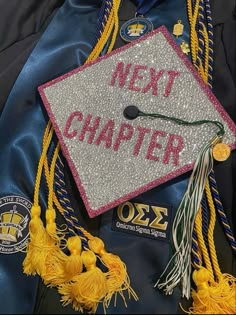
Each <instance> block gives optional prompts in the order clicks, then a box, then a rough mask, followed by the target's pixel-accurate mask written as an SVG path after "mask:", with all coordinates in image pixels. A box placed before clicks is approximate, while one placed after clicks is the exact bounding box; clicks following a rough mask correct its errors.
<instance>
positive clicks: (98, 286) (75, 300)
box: [58, 251, 108, 314]
mask: <svg viewBox="0 0 236 315" xmlns="http://www.w3.org/2000/svg"><path fill="white" fill-rule="evenodd" d="M81 258H82V261H83V264H84V266H85V268H86V271H85V272H83V273H81V274H80V275H79V276H77V277H76V279H75V281H72V282H70V283H65V284H63V285H61V286H60V287H59V289H58V291H59V293H60V294H61V295H62V299H61V300H62V303H63V305H68V304H70V303H72V305H73V308H74V309H75V310H76V311H78V310H79V311H82V312H84V311H87V312H88V313H89V314H90V313H91V314H94V313H95V312H96V309H97V306H98V303H99V302H100V301H101V300H102V299H103V298H104V297H105V295H106V294H107V290H108V287H107V280H106V276H105V274H104V273H103V272H102V271H101V270H100V269H99V268H98V267H96V255H95V254H94V253H93V252H92V251H83V252H82V254H81ZM104 307H105V306H104Z"/></svg>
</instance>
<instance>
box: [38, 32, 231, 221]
mask: <svg viewBox="0 0 236 315" xmlns="http://www.w3.org/2000/svg"><path fill="white" fill-rule="evenodd" d="M39 92H40V95H41V97H42V99H43V102H44V105H45V107H46V109H47V112H48V115H49V117H50V120H51V121H52V124H53V127H54V130H55V132H56V134H57V137H58V139H59V142H60V145H61V148H62V151H63V153H64V155H65V157H66V159H67V161H68V164H69V166H70V169H71V172H72V174H73V176H74V179H75V182H76V184H77V186H78V189H79V191H80V194H81V196H82V198H83V201H84V204H85V207H86V209H87V211H88V214H89V216H90V217H95V216H97V215H99V214H101V213H103V212H105V211H107V210H109V209H111V208H113V207H114V206H117V205H118V204H121V203H122V202H125V201H126V200H128V199H131V198H133V197H135V196H137V195H139V194H141V193H143V192H145V191H147V190H149V189H151V188H153V187H155V186H157V185H160V184H162V183H164V182H167V181H170V180H171V179H173V178H175V177H177V176H179V175H181V174H183V173H185V172H187V171H189V170H191V169H193V167H194V164H195V162H196V160H197V158H198V156H199V152H200V151H201V150H202V148H203V147H204V145H205V144H206V143H208V142H209V140H211V139H212V138H214V136H215V135H216V134H217V133H219V130H218V127H219V126H220V127H222V128H223V129H224V133H225V135H224V143H226V144H227V145H228V147H230V148H231V149H233V148H235V134H236V128H235V125H234V123H233V122H232V120H231V119H230V118H229V116H228V115H227V113H226V112H225V111H224V109H223V107H222V106H221V105H220V103H219V102H218V100H217V99H216V98H215V96H214V95H213V94H212V92H211V91H210V89H209V88H208V87H207V86H206V84H205V83H204V82H203V81H202V79H201V78H200V76H199V75H198V74H197V73H196V70H195V69H194V67H193V66H192V65H191V63H190V61H189V60H188V59H187V57H186V56H185V55H184V54H183V53H182V51H181V50H180V49H179V47H178V46H177V45H176V44H175V42H174V40H173V39H172V37H171V35H170V34H169V33H168V31H167V30H166V28H165V27H160V28H159V29H157V30H155V31H153V32H151V33H149V34H148V35H145V36H143V37H142V38H140V39H139V40H137V41H134V42H132V43H130V44H127V45H126V46H124V47H122V48H120V49H117V50H115V51H113V52H112V53H109V54H107V55H106V56H104V57H101V58H98V59H97V60H96V61H94V62H91V63H88V64H86V65H84V66H82V67H79V68H77V69H75V70H73V71H71V72H69V73H67V74H65V75H63V76H61V77H59V78H56V79H54V80H52V81H50V82H47V83H46V84H44V85H42V86H40V87H39ZM145 113H158V114H157V115H155V114H154V115H153V114H151V115H146V114H145ZM156 118H158V119H156ZM196 121H197V122H202V123H196V124H195V123H194V122H196ZM218 153H219V151H218Z"/></svg>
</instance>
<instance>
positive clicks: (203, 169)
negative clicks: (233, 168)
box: [155, 136, 219, 299]
mask: <svg viewBox="0 0 236 315" xmlns="http://www.w3.org/2000/svg"><path fill="white" fill-rule="evenodd" d="M218 140H219V138H218V136H217V137H216V138H214V139H212V141H211V142H210V143H208V144H207V145H205V146H204V148H203V149H202V151H201V152H200V154H199V157H198V159H197V160H196V162H195V166H194V169H193V171H192V174H191V177H190V179H189V184H188V188H187V190H186V192H185V194H184V197H183V199H182V201H181V203H180V206H179V208H178V209H177V212H176V216H175V219H174V222H173V227H172V241H173V247H174V250H175V252H174V254H173V256H172V258H171V259H170V261H169V263H168V265H167V267H166V269H165V270H164V271H163V273H162V274H161V276H160V278H159V280H158V281H157V283H156V284H155V287H158V288H159V289H161V290H163V291H164V292H165V293H166V294H172V292H173V289H174V288H175V287H176V285H177V284H179V283H180V282H181V286H182V296H183V297H186V298H187V299H189V298H190V290H191V248H192V233H193V226H194V221H195V217H196V213H197V210H198V209H199V206H200V203H201V199H202V195H203V191H204V187H205V182H206V179H207V176H208V174H209V173H210V171H211V169H212V167H213V158H212V144H213V143H215V141H218Z"/></svg>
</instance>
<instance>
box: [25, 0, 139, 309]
mask: <svg viewBox="0 0 236 315" xmlns="http://www.w3.org/2000/svg"><path fill="white" fill-rule="evenodd" d="M119 6H120V0H114V1H113V4H112V7H111V10H110V12H109V15H108V17H107V19H106V23H105V26H104V29H103V32H102V33H101V36H100V38H99V40H98V41H97V44H96V45H95V47H94V49H93V51H92V52H91V54H90V55H89V57H88V58H87V61H86V63H87V62H89V61H92V60H95V59H96V58H97V57H99V56H100V55H101V54H102V53H103V52H104V49H105V47H106V45H107V43H108V42H110V44H109V47H108V50H107V52H110V51H111V50H112V49H113V46H114V43H115V40H116V37H117V33H118V29H119V23H118V22H119V20H118V9H119ZM52 135H53V129H52V126H51V123H50V121H49V122H48V124H47V127H46V129H45V133H44V137H43V144H42V153H41V157H40V160H39V164H38V170H37V175H36V181H35V192H34V204H33V207H32V209H31V221H30V225H29V227H30V242H29V244H28V247H27V255H26V258H25V260H24V262H23V268H24V272H25V273H26V274H28V275H35V274H38V275H40V276H41V277H42V279H43V281H44V283H45V284H46V285H48V286H50V287H57V288H58V291H59V293H60V294H61V295H62V298H61V300H62V303H63V305H67V304H72V306H73V308H74V309H75V310H78V311H81V312H91V313H95V312H96V309H97V306H98V304H99V303H101V302H102V304H103V308H104V312H106V308H107V307H108V306H109V304H110V303H111V300H112V298H114V299H115V301H116V299H117V294H119V295H120V296H121V298H122V299H123V301H124V303H125V305H126V299H125V295H124V292H125V291H127V293H128V298H131V297H132V298H134V299H135V300H138V297H137V295H136V293H135V292H134V290H133V289H132V288H131V285H130V280H129V277H128V274H127V270H126V266H125V264H124V263H123V262H122V261H121V259H120V258H119V257H118V256H117V255H113V254H112V253H109V252H107V251H106V250H105V247H104V244H103V242H102V240H100V239H99V238H97V237H93V236H92V235H91V234H90V233H88V232H87V231H86V230H85V229H83V228H80V230H81V233H82V235H83V237H80V236H78V235H76V233H75V234H74V235H72V236H70V237H69V238H68V239H67V240H66V238H65V237H66V234H67V233H68V232H67V230H58V229H57V227H56V211H55V209H54V207H53V205H55V206H56V208H57V209H58V210H59V211H60V213H61V214H62V215H63V216H65V212H66V209H64V208H63V206H62V204H61V202H60V200H59V199H58V198H57V196H56V194H55V192H54V191H53V189H54V179H55V167H56V161H57V159H59V149H60V145H59V143H58V144H57V146H56V148H55V150H54V153H53V157H52V161H51V165H50V168H49V165H48V161H47V154H48V151H49V148H50V146H51V145H52ZM43 167H44V171H45V177H46V181H47V184H48V190H49V194H48V208H47V210H46V228H45V227H44V224H43V222H42V220H41V208H40V206H39V190H40V182H41V178H42V175H43V174H42V172H43ZM73 219H74V220H75V219H76V218H73ZM77 221H78V219H77ZM71 232H72V230H71ZM85 239H86V240H87V244H88V248H85V250H83V251H82V243H83V241H84V240H85ZM65 247H67V248H68V250H69V253H70V254H69V255H66V254H65V253H64V251H63V249H64V248H65ZM98 257H99V260H100V261H101V262H102V264H103V265H104V267H105V269H106V270H107V271H106V272H104V271H102V270H101V269H99V268H98V267H97V266H96V261H97V259H98ZM83 266H84V267H83ZM84 269H85V270H84Z"/></svg>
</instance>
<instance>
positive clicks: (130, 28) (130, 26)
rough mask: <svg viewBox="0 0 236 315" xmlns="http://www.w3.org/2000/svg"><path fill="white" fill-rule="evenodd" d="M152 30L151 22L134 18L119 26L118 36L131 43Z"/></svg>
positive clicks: (141, 18)
mask: <svg viewBox="0 0 236 315" xmlns="http://www.w3.org/2000/svg"><path fill="white" fill-rule="evenodd" d="M152 30H153V24H152V22H150V21H149V20H147V19H145V18H143V17H136V18H133V19H131V20H129V21H127V22H125V23H124V24H123V25H122V26H121V29H120V36H121V38H122V39H123V40H124V41H125V42H132V41H133V40H135V39H138V38H140V37H141V36H143V35H145V34H147V33H148V32H151V31H152Z"/></svg>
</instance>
